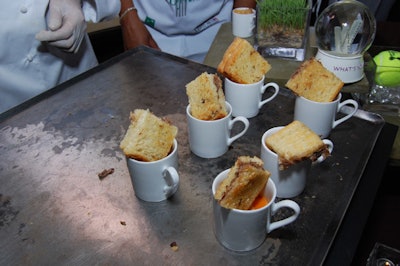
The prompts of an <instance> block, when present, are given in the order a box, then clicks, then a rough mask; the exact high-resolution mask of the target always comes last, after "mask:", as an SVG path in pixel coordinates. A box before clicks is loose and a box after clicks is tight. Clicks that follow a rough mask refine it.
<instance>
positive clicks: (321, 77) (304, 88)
mask: <svg viewBox="0 0 400 266" xmlns="http://www.w3.org/2000/svg"><path fill="white" fill-rule="evenodd" d="M343 86H344V83H343V81H341V80H340V79H339V78H338V77H337V76H336V75H335V74H334V73H332V72H330V71H329V70H328V69H326V68H325V67H324V66H323V65H322V64H321V62H320V61H318V60H317V59H315V58H310V59H309V60H306V61H304V62H303V63H302V64H301V65H300V67H299V68H298V69H297V70H296V71H295V72H294V73H293V74H292V76H291V77H290V79H289V80H288V81H287V83H286V87H287V88H288V89H290V90H292V91H293V92H294V93H295V94H296V95H298V96H303V97H304V98H307V99H309V100H311V101H316V102H331V101H333V100H335V99H336V97H337V95H338V94H339V92H340V90H341V89H342V88H343Z"/></svg>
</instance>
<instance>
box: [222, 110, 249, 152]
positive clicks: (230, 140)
mask: <svg viewBox="0 0 400 266" xmlns="http://www.w3.org/2000/svg"><path fill="white" fill-rule="evenodd" d="M236 122H242V123H243V124H244V128H243V130H242V131H240V132H239V133H237V134H236V135H235V136H233V137H230V138H228V139H227V144H228V146H229V145H231V144H232V143H233V142H234V141H235V140H237V139H238V138H240V137H241V136H243V135H244V133H246V131H247V129H248V128H249V125H250V122H249V120H248V119H247V118H246V117H244V116H237V117H235V118H234V119H232V120H230V121H229V125H228V126H229V131H230V130H231V129H232V127H233V125H234V124H235V123H236Z"/></svg>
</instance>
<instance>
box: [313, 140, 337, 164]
mask: <svg viewBox="0 0 400 266" xmlns="http://www.w3.org/2000/svg"><path fill="white" fill-rule="evenodd" d="M322 142H323V143H325V145H326V146H328V151H329V153H332V151H333V142H332V141H330V140H329V139H323V140H322ZM325 159H326V158H325V157H324V156H323V155H321V156H319V157H318V159H317V160H316V161H315V162H316V163H320V162H323V161H325Z"/></svg>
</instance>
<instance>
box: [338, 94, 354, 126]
mask: <svg viewBox="0 0 400 266" xmlns="http://www.w3.org/2000/svg"><path fill="white" fill-rule="evenodd" d="M345 105H352V106H353V111H351V112H350V113H349V114H347V115H346V116H344V117H342V118H340V119H338V120H336V121H333V124H332V128H335V127H336V126H337V125H339V124H341V123H343V122H344V121H346V120H347V119H349V118H350V117H352V116H353V115H354V114H355V113H356V112H357V109H358V103H357V102H356V101H354V100H352V99H347V100H345V101H343V102H341V103H339V105H338V109H337V112H339V111H340V109H342V108H343V106H345Z"/></svg>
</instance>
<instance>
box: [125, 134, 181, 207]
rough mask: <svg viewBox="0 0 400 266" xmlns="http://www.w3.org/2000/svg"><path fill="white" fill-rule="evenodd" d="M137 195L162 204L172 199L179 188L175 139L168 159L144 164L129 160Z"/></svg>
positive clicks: (130, 172)
mask: <svg viewBox="0 0 400 266" xmlns="http://www.w3.org/2000/svg"><path fill="white" fill-rule="evenodd" d="M126 160H127V164H128V170H129V174H130V176H131V180H132V185H133V189H134V191H135V195H136V196H137V197H138V198H139V199H141V200H144V201H149V202H160V201H163V200H166V199H167V198H169V197H171V196H172V195H173V194H174V193H175V192H176V191H177V190H178V186H179V174H178V171H177V169H178V143H177V141H176V139H174V147H173V150H172V151H171V153H170V154H168V156H167V157H165V158H163V159H160V160H157V161H153V162H143V161H138V160H135V159H131V158H127V159H126Z"/></svg>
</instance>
